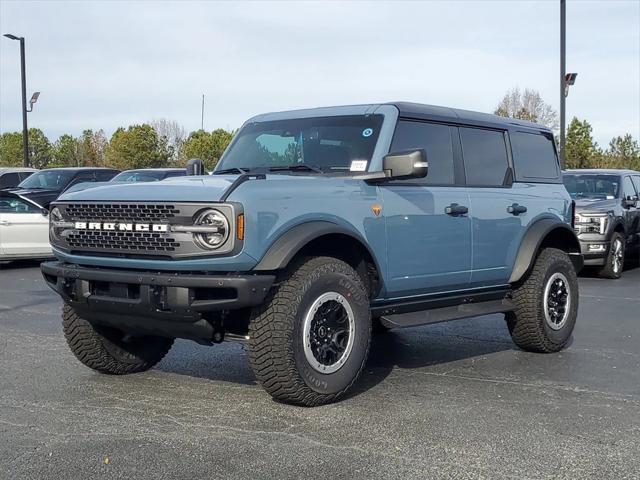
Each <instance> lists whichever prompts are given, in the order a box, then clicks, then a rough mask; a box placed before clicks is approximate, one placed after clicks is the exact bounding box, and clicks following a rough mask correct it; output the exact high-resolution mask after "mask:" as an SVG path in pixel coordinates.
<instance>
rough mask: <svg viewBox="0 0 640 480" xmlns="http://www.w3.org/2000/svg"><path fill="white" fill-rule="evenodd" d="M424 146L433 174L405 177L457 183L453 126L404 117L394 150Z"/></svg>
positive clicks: (426, 181) (428, 183)
mask: <svg viewBox="0 0 640 480" xmlns="http://www.w3.org/2000/svg"><path fill="white" fill-rule="evenodd" d="M419 148H423V149H424V150H425V152H427V160H428V162H429V173H428V174H427V176H426V177H425V178H415V179H412V180H402V182H403V183H405V182H408V183H419V184H422V185H453V184H454V183H455V179H454V169H453V147H452V144H451V127H449V126H448V125H439V124H437V123H425V122H414V121H409V120H400V121H399V122H398V125H397V126H396V132H395V134H394V136H393V142H392V143H391V152H401V151H404V150H415V149H419Z"/></svg>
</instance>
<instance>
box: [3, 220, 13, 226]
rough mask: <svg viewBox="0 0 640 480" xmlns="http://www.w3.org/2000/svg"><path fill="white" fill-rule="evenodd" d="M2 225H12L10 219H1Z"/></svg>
mask: <svg viewBox="0 0 640 480" xmlns="http://www.w3.org/2000/svg"><path fill="white" fill-rule="evenodd" d="M0 225H2V226H5V227H8V226H9V225H11V222H10V221H9V220H0Z"/></svg>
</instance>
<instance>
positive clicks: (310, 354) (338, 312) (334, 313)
mask: <svg viewBox="0 0 640 480" xmlns="http://www.w3.org/2000/svg"><path fill="white" fill-rule="evenodd" d="M354 331H355V317H354V314H353V309H352V308H351V305H349V302H348V301H347V299H346V298H344V297H343V296H342V295H340V294H339V293H336V292H327V293H324V294H322V295H321V296H320V297H318V298H317V299H316V300H315V301H314V302H313V304H312V305H311V307H309V310H308V311H307V314H306V315H305V317H304V325H303V335H304V355H305V357H306V359H307V362H309V365H311V367H313V369H314V370H316V371H318V372H320V373H333V372H335V371H337V370H339V369H340V367H342V366H343V365H344V364H345V362H346V361H347V359H348V358H349V354H350V353H351V350H352V349H353V342H354Z"/></svg>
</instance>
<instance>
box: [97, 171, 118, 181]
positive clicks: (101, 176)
mask: <svg viewBox="0 0 640 480" xmlns="http://www.w3.org/2000/svg"><path fill="white" fill-rule="evenodd" d="M115 176H116V172H111V171H108V172H97V173H96V180H97V181H98V182H108V181H109V180H111V179H112V178H113V177H115Z"/></svg>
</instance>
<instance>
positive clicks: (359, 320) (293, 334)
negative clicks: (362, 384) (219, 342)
mask: <svg viewBox="0 0 640 480" xmlns="http://www.w3.org/2000/svg"><path fill="white" fill-rule="evenodd" d="M327 292H336V293H339V294H340V295H342V296H343V297H344V298H345V299H346V301H347V302H348V303H349V306H350V307H351V309H352V311H353V317H354V325H355V328H354V334H353V339H354V340H353V346H352V348H351V351H350V353H349V354H348V356H346V357H345V358H346V360H345V361H344V363H343V364H342V366H341V367H340V368H339V369H338V370H337V371H335V372H332V373H321V372H318V371H317V369H315V368H314V367H312V365H311V364H310V363H309V361H308V359H307V357H306V356H305V346H304V343H305V341H306V339H305V335H304V318H305V316H306V314H307V312H308V311H309V310H310V308H311V306H312V305H313V303H314V302H315V301H316V300H317V299H319V298H320V297H321V296H322V295H323V294H325V293H327ZM370 316H371V314H370V310H369V299H368V297H367V293H366V289H365V287H364V285H363V283H362V281H361V279H360V277H359V276H358V274H357V273H356V272H355V271H354V270H353V269H352V268H351V267H350V266H349V265H347V264H346V263H345V262H343V261H341V260H337V259H335V258H331V257H311V258H306V259H303V260H301V261H299V262H297V263H296V264H294V265H293V266H292V267H291V268H289V269H288V270H287V271H286V272H285V273H284V274H283V276H282V279H281V280H279V283H278V284H277V285H276V286H274V287H273V288H272V290H271V292H270V293H269V295H268V297H267V298H266V299H265V301H264V302H263V304H262V305H261V306H259V307H256V308H255V309H253V311H252V314H251V318H250V322H249V343H248V346H249V362H250V365H251V368H252V369H253V371H254V373H255V376H256V379H257V380H258V382H259V383H260V384H261V385H262V387H263V388H264V389H265V390H266V391H267V392H268V393H269V394H270V395H271V396H272V397H273V398H274V399H276V400H278V401H281V402H284V403H290V404H294V405H301V406H308V407H312V406H317V405H322V404H326V403H330V402H334V401H336V400H338V399H340V398H341V397H343V396H344V395H345V393H346V392H347V391H348V390H349V389H350V388H351V387H352V386H353V384H354V383H355V382H356V380H357V379H358V376H359V375H360V373H361V372H362V369H363V368H364V364H365V362H366V359H367V355H368V353H369V345H370V342H371V318H370Z"/></svg>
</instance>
